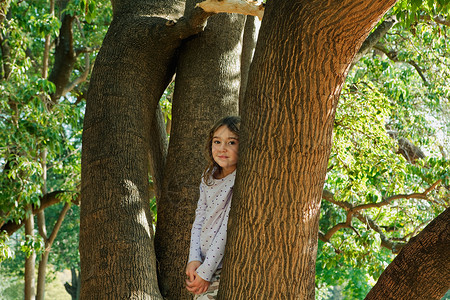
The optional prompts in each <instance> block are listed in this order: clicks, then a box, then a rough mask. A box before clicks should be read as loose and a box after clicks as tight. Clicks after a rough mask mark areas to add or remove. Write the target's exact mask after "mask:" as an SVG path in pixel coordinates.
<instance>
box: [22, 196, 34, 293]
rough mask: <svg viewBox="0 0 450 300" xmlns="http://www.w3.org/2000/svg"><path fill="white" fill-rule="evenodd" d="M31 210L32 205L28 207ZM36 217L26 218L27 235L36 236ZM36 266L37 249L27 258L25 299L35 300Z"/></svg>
mask: <svg viewBox="0 0 450 300" xmlns="http://www.w3.org/2000/svg"><path fill="white" fill-rule="evenodd" d="M28 208H29V209H30V211H31V205H29V207H28ZM33 230H34V218H33V215H32V214H31V215H30V217H29V218H28V219H26V220H25V236H29V237H30V238H34V233H33ZM35 266H36V251H34V249H33V250H31V254H30V255H29V256H27V258H26V259H25V290H24V294H25V300H34V298H35V296H36V286H35V276H34V272H35Z"/></svg>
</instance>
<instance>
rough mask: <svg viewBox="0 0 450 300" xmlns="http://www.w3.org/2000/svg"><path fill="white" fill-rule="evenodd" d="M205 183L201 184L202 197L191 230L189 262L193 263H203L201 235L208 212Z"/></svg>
mask: <svg viewBox="0 0 450 300" xmlns="http://www.w3.org/2000/svg"><path fill="white" fill-rule="evenodd" d="M203 188H204V187H203V183H201V184H200V196H199V199H198V202H197V209H196V210H195V220H194V223H193V224H192V229H191V245H190V249H189V260H188V263H190V262H191V261H200V262H201V261H202V257H201V248H200V235H201V232H202V226H203V222H204V221H205V212H206V207H207V204H206V196H205V193H204V192H203Z"/></svg>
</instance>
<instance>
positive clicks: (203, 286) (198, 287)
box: [186, 261, 210, 295]
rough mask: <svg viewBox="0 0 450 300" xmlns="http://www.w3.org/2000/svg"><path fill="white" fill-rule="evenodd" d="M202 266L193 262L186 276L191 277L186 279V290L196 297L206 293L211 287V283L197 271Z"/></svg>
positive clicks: (189, 264) (188, 266)
mask: <svg viewBox="0 0 450 300" xmlns="http://www.w3.org/2000/svg"><path fill="white" fill-rule="evenodd" d="M201 264H202V263H201V262H199V261H191V262H190V263H188V265H187V266H186V275H187V276H188V277H189V278H188V279H186V289H187V290H188V291H189V292H191V293H194V294H196V295H200V294H203V293H204V292H206V290H207V289H208V287H209V285H210V282H209V281H206V280H204V279H203V278H201V277H200V276H198V274H197V271H196V270H197V268H198V267H199V266H200V265H201Z"/></svg>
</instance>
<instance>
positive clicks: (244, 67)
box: [239, 16, 261, 107]
mask: <svg viewBox="0 0 450 300" xmlns="http://www.w3.org/2000/svg"><path fill="white" fill-rule="evenodd" d="M260 25H261V21H260V20H258V19H257V18H256V17H254V16H247V18H246V20H245V27H244V34H243V37H242V55H241V87H240V89H239V107H241V106H242V104H241V103H242V101H243V99H244V96H245V90H246V89H247V80H248V71H249V70H250V65H251V63H252V60H253V53H254V52H255V46H256V41H257V40H258V32H259V26H260Z"/></svg>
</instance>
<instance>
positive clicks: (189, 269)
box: [186, 260, 202, 281]
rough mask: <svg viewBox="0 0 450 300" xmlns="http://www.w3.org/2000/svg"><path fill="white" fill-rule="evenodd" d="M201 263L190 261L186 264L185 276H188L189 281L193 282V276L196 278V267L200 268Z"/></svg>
mask: <svg viewBox="0 0 450 300" xmlns="http://www.w3.org/2000/svg"><path fill="white" fill-rule="evenodd" d="M201 264H202V263H201V262H199V261H196V260H194V261H191V262H190V263H188V265H187V266H186V275H187V276H189V281H194V280H195V276H197V272H195V271H196V270H197V268H198V267H200V265H201Z"/></svg>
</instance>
